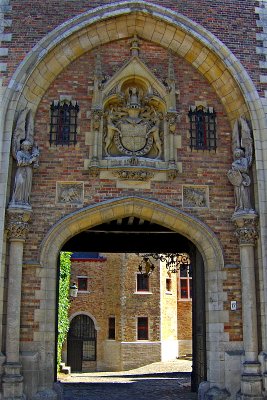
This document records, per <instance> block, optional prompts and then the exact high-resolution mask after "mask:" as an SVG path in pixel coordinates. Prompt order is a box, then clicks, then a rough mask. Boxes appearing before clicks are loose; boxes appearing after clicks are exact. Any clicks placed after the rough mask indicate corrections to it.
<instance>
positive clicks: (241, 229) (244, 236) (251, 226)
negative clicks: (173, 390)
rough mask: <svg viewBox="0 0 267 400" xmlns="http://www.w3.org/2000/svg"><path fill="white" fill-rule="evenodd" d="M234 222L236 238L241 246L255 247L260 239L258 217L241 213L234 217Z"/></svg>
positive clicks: (254, 214) (253, 214)
mask: <svg viewBox="0 0 267 400" xmlns="http://www.w3.org/2000/svg"><path fill="white" fill-rule="evenodd" d="M232 221H233V222H234V224H235V226H236V231H235V236H236V237H237V238H238V241H239V244H240V245H253V246H254V245H255V244H256V241H257V238H258V229H257V227H258V215H257V214H256V213H251V214H245V213H241V214H238V215H234V216H233V217H232Z"/></svg>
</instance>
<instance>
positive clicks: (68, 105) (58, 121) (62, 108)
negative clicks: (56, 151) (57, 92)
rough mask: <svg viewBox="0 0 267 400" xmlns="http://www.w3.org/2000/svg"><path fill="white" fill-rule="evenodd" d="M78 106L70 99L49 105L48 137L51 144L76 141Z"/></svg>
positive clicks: (66, 143)
mask: <svg viewBox="0 0 267 400" xmlns="http://www.w3.org/2000/svg"><path fill="white" fill-rule="evenodd" d="M78 112H79V106H78V104H77V102H76V104H75V105H74V104H72V102H71V101H70V102H69V101H63V102H61V101H58V102H55V101H53V103H52V104H51V106H50V118H51V119H50V138H49V142H50V145H51V144H55V145H56V146H57V145H68V146H69V145H71V144H74V145H75V144H76V143H77V116H78Z"/></svg>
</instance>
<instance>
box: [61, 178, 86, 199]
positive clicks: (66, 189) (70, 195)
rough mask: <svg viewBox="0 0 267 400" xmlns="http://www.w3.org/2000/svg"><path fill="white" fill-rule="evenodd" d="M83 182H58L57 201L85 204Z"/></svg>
mask: <svg viewBox="0 0 267 400" xmlns="http://www.w3.org/2000/svg"><path fill="white" fill-rule="evenodd" d="M83 192H84V189H83V183H82V182H80V183H74V182H57V203H61V204H83Z"/></svg>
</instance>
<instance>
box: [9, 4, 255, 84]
mask: <svg viewBox="0 0 267 400" xmlns="http://www.w3.org/2000/svg"><path fill="white" fill-rule="evenodd" d="M148 3H154V4H157V5H160V6H163V7H167V8H169V9H171V10H173V11H176V12H178V13H181V14H183V15H184V16H186V17H188V18H190V19H192V20H193V21H196V22H197V23H199V24H201V25H202V26H203V27H205V28H206V29H208V30H209V31H210V32H212V33H213V34H214V35H216V36H217V37H218V38H219V39H220V40H221V41H223V42H224V43H225V44H226V45H227V46H228V47H229V48H230V49H231V50H232V51H233V53H234V54H235V55H236V56H237V57H238V58H239V59H240V61H241V62H242V63H243V65H244V66H245V68H247V70H248V71H249V73H250V75H251V76H252V78H253V80H254V82H255V83H256V84H257V87H258V89H259V90H262V85H260V83H259V69H258V65H259V60H260V57H261V56H260V55H258V54H256V50H255V46H256V45H257V43H256V32H257V31H258V28H257V27H256V19H257V17H256V16H255V13H254V10H255V6H256V5H258V1H250V0H235V2H234V6H233V1H232V0H223V1H221V0H213V1H209V0H191V1H187V0H181V1H176V0H153V1H150V0H148ZM104 4H105V5H107V4H110V1H109V0H102V1H95V0H92V1H90V2H88V0H75V1H74V0H65V1H62V0H47V1H45V2H42V1H40V0H35V1H34V2H33V1H29V0H24V1H23V7H22V3H21V1H20V0H11V5H12V12H11V13H10V14H7V15H6V18H11V19H12V21H13V22H12V27H10V28H8V27H7V28H6V29H5V33H9V32H11V33H12V35H13V37H12V43H11V44H9V43H6V44H5V43H4V44H2V46H4V47H5V46H8V47H9V48H10V50H11V51H10V54H9V57H8V71H7V73H5V74H4V75H5V76H6V77H10V76H11V75H12V74H13V72H14V70H15V68H16V67H17V65H18V63H19V62H20V61H21V60H22V59H23V58H24V57H25V55H26V54H27V52H28V51H29V50H30V49H31V48H32V47H33V46H34V45H35V44H36V43H37V42H38V41H39V40H40V39H42V38H43V37H44V36H45V35H46V34H47V33H49V32H51V31H52V30H53V29H54V28H56V27H57V26H58V25H59V24H61V23H63V22H65V21H66V20H68V19H70V18H72V17H74V16H76V15H79V14H81V13H83V12H86V11H88V10H90V9H93V8H95V7H97V6H99V5H104ZM4 62H5V61H4Z"/></svg>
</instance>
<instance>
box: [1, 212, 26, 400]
mask: <svg viewBox="0 0 267 400" xmlns="http://www.w3.org/2000/svg"><path fill="white" fill-rule="evenodd" d="M7 213H8V224H7V231H8V238H9V241H10V258H9V266H8V298H7V324H6V363H5V365H4V375H3V378H2V381H3V384H2V385H3V399H8V400H11V399H25V396H24V394H23V377H22V375H21V364H20V354H19V343H20V308H21V277H22V261H23V247H24V242H25V240H26V235H27V233H28V229H29V224H28V222H29V220H30V218H31V211H30V210H25V211H24V210H21V209H9V210H8V212H7Z"/></svg>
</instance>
